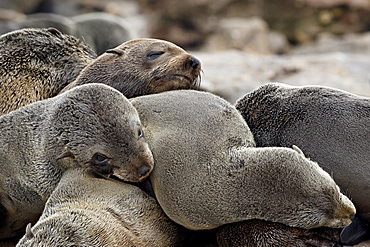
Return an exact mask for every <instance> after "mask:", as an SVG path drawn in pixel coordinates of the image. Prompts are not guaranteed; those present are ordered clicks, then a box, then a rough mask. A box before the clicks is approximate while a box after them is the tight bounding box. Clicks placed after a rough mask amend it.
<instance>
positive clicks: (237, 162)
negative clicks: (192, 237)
mask: <svg viewBox="0 0 370 247" xmlns="http://www.w3.org/2000/svg"><path fill="white" fill-rule="evenodd" d="M130 101H131V103H132V104H133V105H134V107H135V108H136V109H137V111H138V113H139V116H140V119H141V122H142V125H143V129H144V131H145V133H146V138H147V141H148V143H149V145H150V148H151V150H152V152H153V157H154V164H155V166H154V169H153V171H152V173H151V174H150V176H149V177H150V181H151V183H152V185H153V191H154V194H155V196H156V198H157V200H158V202H159V204H160V205H161V207H162V208H163V210H164V212H165V213H166V214H167V215H168V216H169V217H170V218H171V219H172V220H173V221H175V222H177V223H178V224H180V225H183V226H184V227H186V228H189V229H191V230H202V229H212V228H216V227H218V226H220V225H223V224H227V223H231V222H237V221H242V220H248V219H263V220H269V221H274V222H279V223H283V224H286V225H289V226H292V227H301V228H314V227H321V226H328V227H343V226H346V225H348V224H349V223H350V222H351V221H350V215H352V214H354V213H355V208H354V206H353V204H352V202H351V201H350V200H349V199H348V198H347V197H346V196H344V195H343V194H342V193H340V191H339V188H338V186H337V185H336V184H335V182H334V180H333V179H332V178H331V177H330V175H329V174H328V173H326V172H325V171H324V170H322V169H321V168H320V167H319V165H318V164H317V163H315V162H312V161H310V160H309V159H307V158H305V157H304V155H303V154H302V152H301V151H300V150H299V149H298V148H297V147H295V148H294V149H292V148H282V147H280V148H276V147H275V148H272V147H269V148H256V147H255V142H254V139H253V135H252V133H251V132H250V130H249V128H248V125H247V124H246V123H245V121H244V119H243V118H242V116H241V115H240V113H239V112H238V111H237V110H236V109H235V107H234V106H232V105H231V104H230V103H228V102H227V101H225V100H223V99H221V98H220V97H217V96H215V95H213V94H210V93H205V92H198V91H194V90H176V91H169V92H163V93H160V94H153V95H147V96H141V97H136V98H134V99H131V100H130Z"/></svg>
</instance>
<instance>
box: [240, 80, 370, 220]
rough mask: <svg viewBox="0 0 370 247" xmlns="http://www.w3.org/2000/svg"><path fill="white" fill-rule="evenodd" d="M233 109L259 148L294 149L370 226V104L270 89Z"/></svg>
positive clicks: (319, 90) (321, 92)
mask: <svg viewBox="0 0 370 247" xmlns="http://www.w3.org/2000/svg"><path fill="white" fill-rule="evenodd" d="M236 108H237V109H238V110H239V111H240V112H241V114H242V116H243V117H244V119H245V120H246V122H247V123H248V126H249V127H250V129H251V131H252V133H253V134H254V137H255V140H256V144H257V146H258V147H267V146H278V147H290V146H292V145H297V146H299V147H300V148H301V149H302V150H303V152H304V153H305V154H306V156H307V157H309V158H310V159H312V160H314V161H316V162H318V163H319V164H320V166H321V167H322V168H323V169H324V170H325V171H327V172H328V173H329V174H331V175H332V176H333V178H334V180H335V181H336V183H337V184H338V185H339V187H340V188H341V189H342V191H343V193H344V194H346V195H347V196H348V197H349V198H351V200H352V201H353V203H354V205H355V206H356V209H357V214H358V215H359V216H360V217H361V218H363V219H365V220H366V221H367V222H368V223H370V200H369V198H370V156H369V153H370V99H369V98H366V97H360V96H357V95H354V94H350V93H348V92H345V91H341V90H337V89H334V88H328V87H321V86H304V87H294V86H288V85H285V84H279V83H271V84H267V85H263V86H261V87H259V88H258V89H256V90H254V91H252V92H250V93H248V94H247V95H245V96H244V97H243V98H241V99H239V100H238V102H237V104H236Z"/></svg>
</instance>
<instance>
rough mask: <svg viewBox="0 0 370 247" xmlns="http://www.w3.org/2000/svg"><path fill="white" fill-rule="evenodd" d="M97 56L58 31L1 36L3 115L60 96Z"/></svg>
mask: <svg viewBox="0 0 370 247" xmlns="http://www.w3.org/2000/svg"><path fill="white" fill-rule="evenodd" d="M94 58H96V54H95V52H94V51H92V50H91V49H90V48H89V47H88V46H87V45H85V44H84V43H83V42H81V41H80V40H78V39H77V38H75V37H73V36H69V35H64V34H62V33H61V32H59V31H58V30H57V29H55V28H49V29H37V28H30V29H27V28H26V29H21V30H17V31H13V32H9V33H6V34H4V35H2V36H0V91H1V92H2V97H0V106H1V107H0V114H6V113H8V112H10V111H12V110H15V109H18V108H19V107H21V106H24V105H28V104H30V103H33V102H35V101H38V100H43V99H47V98H50V97H53V96H55V95H57V94H58V93H59V92H60V91H61V90H62V89H63V88H64V87H65V86H66V85H68V84H70V83H71V82H72V81H74V80H75V79H76V77H77V75H78V74H79V73H80V71H81V70H82V69H83V68H84V67H85V66H86V65H87V64H89V63H90V62H91V61H92V60H93V59H94Z"/></svg>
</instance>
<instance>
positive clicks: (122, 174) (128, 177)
mask: <svg viewBox="0 0 370 247" xmlns="http://www.w3.org/2000/svg"><path fill="white" fill-rule="evenodd" d="M152 170H153V167H148V166H141V167H140V168H138V169H137V170H136V171H127V170H124V171H122V170H119V169H117V170H114V171H113V176H115V177H117V178H119V179H120V180H123V181H125V182H132V183H139V182H142V181H143V180H144V179H146V178H147V177H148V176H149V174H150V173H151V171H152Z"/></svg>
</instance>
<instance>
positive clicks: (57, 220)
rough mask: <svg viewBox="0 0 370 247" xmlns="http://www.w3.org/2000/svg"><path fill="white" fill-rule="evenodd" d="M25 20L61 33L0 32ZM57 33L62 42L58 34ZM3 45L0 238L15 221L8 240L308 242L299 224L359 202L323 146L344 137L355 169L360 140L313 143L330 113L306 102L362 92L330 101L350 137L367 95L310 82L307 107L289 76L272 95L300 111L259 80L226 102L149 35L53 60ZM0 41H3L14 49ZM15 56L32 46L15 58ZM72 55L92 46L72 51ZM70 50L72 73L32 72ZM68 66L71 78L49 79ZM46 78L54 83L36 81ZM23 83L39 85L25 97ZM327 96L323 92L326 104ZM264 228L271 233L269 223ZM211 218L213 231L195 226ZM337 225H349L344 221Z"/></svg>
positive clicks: (319, 221)
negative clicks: (27, 25)
mask: <svg viewBox="0 0 370 247" xmlns="http://www.w3.org/2000/svg"><path fill="white" fill-rule="evenodd" d="M35 34H36V36H37V35H47V38H45V39H43V40H41V41H40V42H43V45H44V46H53V45H54V43H53V40H55V39H59V40H61V41H62V42H65V40H66V39H72V37H70V36H68V35H64V34H61V33H60V32H59V31H57V30H55V29H22V30H19V31H15V32H11V33H8V34H5V35H3V36H0V42H1V40H10V41H12V42H13V45H17V44H18V41H17V39H11V38H10V37H12V35H18V36H22V35H23V39H25V40H27V37H29V35H31V36H32V35H35ZM48 40H50V41H48ZM58 42H60V41H58ZM63 44H65V43H62V45H59V47H60V48H64V46H69V43H68V44H66V45H64V46H63ZM23 47H24V48H23ZM81 48H83V49H82V50H81V51H90V50H89V49H88V48H86V46H85V45H84V44H83V43H79V42H77V43H75V44H74V46H73V48H72V49H77V50H80V49H81ZM66 49H70V47H68V48H66ZM6 50H7V51H2V50H0V64H3V65H4V66H5V67H6V65H7V64H9V63H10V64H11V63H14V64H17V66H15V67H14V69H12V70H8V71H5V72H4V73H5V74H6V75H5V76H3V77H1V78H0V84H4V85H5V83H8V84H9V85H15V87H16V88H17V90H14V89H9V90H8V91H7V90H6V87H4V92H6V93H7V94H4V95H13V97H14V98H16V99H17V100H14V101H12V102H3V103H2V104H3V105H4V106H7V108H6V109H8V110H7V111H6V112H4V113H3V114H4V115H3V116H0V125H1V126H2V135H1V136H0V142H1V143H2V145H1V148H0V149H2V150H3V154H4V155H3V156H2V158H1V159H0V167H1V169H0V239H6V238H10V237H14V236H19V235H20V236H22V235H23V237H22V238H21V240H20V241H19V242H18V244H17V246H51V245H52V246H70V245H73V246H210V245H212V244H213V245H214V246H273V245H280V246H283V245H284V243H285V244H286V246H291V245H296V244H297V245H296V246H298V243H301V242H302V243H303V244H308V242H310V241H311V240H312V239H313V238H307V235H309V236H314V235H315V234H316V233H317V231H316V229H322V228H323V227H327V228H343V227H346V226H348V225H350V223H351V217H352V218H353V215H355V213H356V208H357V207H358V206H357V205H356V204H355V205H354V204H353V203H352V202H351V200H350V199H349V198H348V197H347V196H346V195H345V194H344V193H342V192H341V190H342V191H344V190H346V191H347V190H348V191H349V190H350V188H349V187H352V186H353V184H351V185H349V184H343V183H342V184H339V183H338V182H337V181H336V180H335V179H337V177H336V175H337V174H336V173H337V171H340V169H345V168H343V167H342V168H338V166H339V165H340V163H339V162H338V158H337V157H336V156H332V154H333V153H336V152H339V153H341V152H344V154H343V155H346V153H345V152H346V151H347V152H349V151H350V150H354V152H356V153H357V155H358V156H361V157H362V158H358V162H357V163H356V162H354V161H353V160H352V161H351V162H352V163H351V164H353V166H349V165H348V164H347V163H346V164H345V165H347V167H348V168H347V169H350V168H353V169H357V168H358V166H361V165H363V167H366V164H364V163H362V162H364V161H368V160H367V156H366V155H367V153H366V152H364V150H365V149H364V148H362V147H359V148H358V149H346V148H345V147H347V146H346V145H339V142H338V143H335V142H334V140H337V139H335V138H334V139H333V140H332V139H328V141H327V142H325V145H324V146H320V141H323V140H318V139H319V138H326V132H321V133H319V134H318V135H317V136H316V137H312V136H313V135H314V134H315V131H316V130H317V127H316V126H315V125H314V124H313V120H317V121H320V122H322V125H321V127H322V129H321V130H322V131H324V129H325V130H327V128H329V127H328V126H330V127H333V125H334V126H335V124H336V123H335V122H333V121H329V118H326V119H324V120H323V119H319V118H318V117H317V118H315V117H314V116H311V115H310V114H311V113H312V114H314V115H315V114H317V112H315V110H317V109H316V108H320V109H323V112H325V113H328V114H330V113H332V112H335V113H337V114H341V112H338V110H337V109H336V108H334V106H332V107H330V105H331V104H333V103H334V104H335V103H337V101H336V100H343V101H344V102H347V101H351V102H352V101H353V102H354V105H355V106H356V107H355V108H356V109H358V108H361V107H362V106H363V109H362V108H361V109H362V110H361V111H359V112H358V113H357V112H355V109H353V107H352V108H350V106H349V105H345V103H344V106H343V104H342V108H340V109H347V110H348V112H349V113H348V114H347V115H346V114H344V115H343V116H344V118H346V117H354V119H353V120H350V121H354V125H353V126H351V127H352V128H350V127H348V126H347V127H348V128H349V129H350V130H351V131H353V132H351V133H353V134H350V135H348V138H354V139H355V140H354V142H355V143H357V144H363V145H365V148H366V144H368V139H366V137H368V134H369V130H368V128H367V127H369V126H368V125H369V124H368V123H369V122H368V121H367V120H368V118H369V114H368V115H366V114H367V113H368V111H369V107H368V104H369V101H368V99H365V98H360V97H357V96H354V95H351V96H350V97H348V98H347V97H345V96H343V97H342V95H340V94H339V93H338V92H337V91H336V90H334V89H330V90H332V91H331V93H330V94H326V90H329V89H326V88H321V87H317V91H318V92H319V93H318V95H317V97H318V98H323V100H321V101H320V100H317V101H315V104H316V105H315V106H313V107H312V109H311V108H310V107H311V105H310V103H311V98H310V97H314V95H315V94H314V93H312V92H311V91H310V88H309V89H308V91H310V92H309V93H307V92H306V91H305V90H301V91H303V92H301V91H300V90H298V91H299V92H300V93H299V94H298V95H300V96H299V97H297V95H296V94H295V93H293V92H295V91H296V90H293V92H290V91H287V92H285V91H283V90H282V92H281V95H282V99H281V100H280V99H278V100H276V102H278V103H279V102H280V101H281V104H282V105H283V104H284V103H283V102H284V100H283V98H284V97H285V96H294V97H293V98H294V99H295V101H294V100H292V99H289V100H287V102H290V103H291V105H292V107H294V106H296V105H299V106H301V107H302V108H301V109H300V110H299V111H298V110H297V111H295V110H291V111H289V110H287V108H284V107H283V109H282V110H281V109H279V107H278V106H279V104H278V103H276V104H275V105H274V104H271V103H269V102H265V100H266V101H267V98H270V97H271V98H274V96H276V95H280V94H278V93H272V94H269V95H267V96H266V97H264V96H262V99H263V100H260V99H259V98H258V95H263V92H262V93H257V92H251V93H249V94H247V95H246V96H245V97H244V98H243V99H241V100H240V101H238V102H237V104H236V105H235V106H234V105H232V104H231V103H229V102H227V101H225V100H224V99H222V98H220V97H218V96H215V95H213V94H211V93H207V92H199V91H196V90H192V89H196V87H197V86H198V84H199V75H200V72H201V64H200V62H199V60H197V59H196V58H195V57H193V56H191V55H190V54H188V53H187V52H186V51H184V50H183V49H181V48H180V47H178V46H176V45H174V44H172V43H170V42H166V41H162V40H157V39H137V40H132V41H128V42H125V43H123V44H122V45H120V46H118V47H116V48H112V49H109V50H107V51H106V52H105V53H104V54H102V55H100V56H99V57H96V58H92V55H91V54H92V53H91V52H85V53H84V52H81V53H79V54H80V55H78V54H77V55H74V53H71V54H70V55H63V58H64V59H59V63H58V62H52V61H51V60H50V58H48V56H47V53H44V52H43V51H42V50H41V49H40V50H32V49H30V48H29V47H28V46H26V45H18V47H17V48H16V49H13V48H12V47H11V45H9V46H7V47H6ZM22 52H23V53H22ZM60 52H61V53H63V51H60ZM3 54H13V58H16V59H15V60H16V61H13V60H10V59H9V58H6V59H3V57H6V56H3ZM41 55H43V56H41ZM21 56H22V57H24V56H26V57H28V58H29V59H28V60H27V62H20V61H19V60H20V59H18V57H21ZM70 56H77V57H79V59H77V60H72V59H71V60H69V57H70ZM82 57H84V58H86V57H88V58H92V59H90V62H87V63H85V62H80V61H81V60H83V59H81V58H82ZM75 58H76V57H75ZM69 61H70V64H69V66H72V67H78V66H77V65H79V69H77V70H78V73H75V74H73V75H71V74H70V73H69V71H66V72H65V73H61V74H60V75H59V77H57V76H51V77H50V78H49V77H47V78H48V79H45V78H46V77H45V78H44V77H40V76H39V75H40V74H42V72H43V73H44V74H50V71H54V70H55V67H57V68H59V67H60V63H61V64H63V63H68V62H69ZM33 64H35V65H39V67H37V66H31V65H33ZM74 65H76V66H74ZM33 68H35V69H33ZM37 68H40V69H37ZM64 70H67V69H65V68H64ZM76 74H77V75H76ZM66 78H67V79H68V80H69V81H70V82H69V83H64V84H63V85H62V86H60V83H61V82H62V81H66ZM46 81H48V83H46ZM50 85H54V86H50ZM55 85H58V90H56V92H53V94H52V95H46V94H44V93H43V92H47V91H48V89H49V88H48V87H53V88H55ZM272 85H277V86H276V87H277V88H280V87H281V88H286V87H284V86H280V85H279V84H272ZM268 86H269V85H268ZM23 87H25V88H26V89H28V92H32V93H34V94H35V95H40V94H42V96H43V97H44V98H36V97H33V98H32V97H29V96H28V95H29V93H24V91H22V90H23V89H22V88H23ZM31 89H33V90H31ZM180 89H182V90H180ZM184 89H186V90H184ZM266 91H267V92H268V93H269V92H270V89H268V90H266ZM40 92H42V93H40ZM254 95H256V97H257V98H253V97H251V96H254ZM343 95H346V93H344V92H343ZM283 96H284V97H283ZM304 96H307V98H305V97H304ZM24 98H26V99H27V100H26V101H23V99H24ZM127 98H131V99H127ZM248 98H250V99H251V101H247V100H246V99H248ZM324 99H330V100H329V102H330V103H329V104H328V105H327V106H328V108H327V109H326V108H325V107H324V106H325V103H324V102H325V100H324ZM22 101H23V102H25V103H23V104H15V103H14V102H22ZM286 104H288V103H286ZM14 105H15V106H14ZM288 105H289V104H288ZM321 105H322V106H321ZM284 106H285V105H284ZM269 107H271V108H269ZM287 107H288V106H287ZM315 107H316V108H315ZM18 108H19V109H18ZM9 109H11V110H9ZM266 111H268V112H266ZM361 114H365V118H364V120H362V118H361V117H362V116H364V115H361ZM324 116H325V115H324ZM269 117H271V122H269V119H268V118H269ZM305 117H307V118H305ZM356 117H357V118H358V119H357V118H356ZM249 118H252V119H253V120H251V121H249ZM311 118H313V119H311ZM359 119H361V121H360V120H359ZM325 120H327V122H325ZM289 121H290V122H289ZM264 123H266V125H264ZM326 123H327V126H325V124H326ZM253 124H254V125H253ZM275 125H276V126H277V128H278V127H283V128H286V130H287V132H289V128H288V127H290V126H294V127H292V128H294V130H292V133H293V132H294V131H295V132H294V134H292V135H291V136H294V137H296V138H297V139H295V140H294V139H293V138H292V137H291V136H290V135H289V134H284V132H283V130H281V131H280V130H279V132H274V131H275V130H274V129H273V128H274V126H275ZM297 126H298V127H300V128H298V127H297ZM336 126H338V125H336ZM360 131H364V132H362V133H361V134H359V135H356V133H360ZM272 132H273V133H272ZM297 132H298V133H297ZM263 133H266V135H268V137H271V136H272V135H275V136H276V138H277V139H283V138H284V137H283V135H284V136H287V137H286V138H287V140H289V142H287V144H280V145H279V144H276V143H271V144H270V143H268V142H267V141H266V140H267V139H268V138H267V137H266V136H264V134H263ZM307 134H310V136H309V137H308V136H307ZM362 134H363V135H362ZM333 136H335V133H333ZM337 136H346V134H345V133H344V132H343V133H341V134H338V135H337ZM311 137H312V140H311V139H309V138H311ZM305 138H307V139H305ZM315 138H316V139H315ZM338 138H340V137H338ZM272 139H274V138H272ZM313 139H315V140H316V141H315V140H313ZM261 140H262V141H261ZM298 140H300V141H298ZM306 140H307V141H306ZM366 141H367V143H366ZM307 142H313V143H309V145H308V146H307V145H305V144H307ZM348 145H350V144H349V143H348ZM343 146H344V147H343ZM333 147H334V148H333ZM300 148H301V149H302V150H301V149H300ZM316 149H318V150H317V154H318V155H317V156H315V150H316ZM331 150H334V151H331ZM305 154H306V155H307V156H308V157H310V159H309V158H307V157H306V156H305ZM323 155H328V156H329V157H330V158H329V160H331V161H333V163H330V162H328V161H327V160H328V159H327V160H323V161H322V162H326V163H325V164H321V163H320V162H321V160H320V159H319V158H320V157H321V156H323ZM349 159H350V158H349ZM317 161H320V162H319V163H316V162H317ZM347 161H348V160H347ZM322 167H323V168H324V169H325V170H326V171H325V170H324V169H323V168H322ZM328 172H329V173H332V174H334V179H333V178H332V177H331V176H330V175H329V173H328ZM364 172H365V173H366V168H364ZM355 173H356V172H354V173H353V174H355ZM338 174H339V177H340V176H341V175H340V174H342V175H343V174H344V173H341V172H338ZM339 180H340V179H339ZM364 184H366V181H364ZM338 185H339V186H340V187H339V186H338ZM141 188H145V189H141ZM145 191H147V192H149V193H147V192H145ZM359 194H361V193H360V192H359ZM350 196H352V195H350ZM362 202H364V201H362ZM357 203H361V201H359V202H357ZM365 203H366V202H365ZM367 203H368V202H367ZM355 206H356V208H355ZM360 208H361V206H360ZM368 208H369V207H366V205H364V207H363V208H362V210H365V211H360V212H361V214H360V215H358V217H360V218H361V219H366V218H365V217H362V215H366V210H367V209H368ZM29 223H31V224H29ZM253 226H259V229H261V234H257V233H256V231H253V229H254V227H253ZM349 227H350V226H349ZM271 229H273V230H275V232H274V233H275V234H272V235H271V234H268V232H269V231H270V232H271ZM276 229H277V230H278V231H277V230H276ZM347 229H348V228H347ZM209 230H210V231H211V235H212V234H213V236H215V241H214V243H206V244H204V241H203V243H200V242H201V241H199V239H197V238H196V237H194V236H196V235H197V236H202V234H203V233H204V232H206V231H209ZM263 231H265V232H266V234H265V235H263ZM335 231H336V233H338V230H337V229H336V230H335ZM277 232H280V234H279V233H277ZM276 233H277V234H276ZM284 233H287V234H284ZM305 233H306V235H305ZM342 233H343V232H342ZM348 233H349V234H348ZM236 235H238V237H236ZM316 235H317V236H319V235H320V234H316ZM347 235H348V236H353V234H351V229H349V230H347V231H346V232H344V234H343V236H347ZM282 236H283V237H282ZM305 237H306V238H305ZM318 239H319V240H317V242H318V243H319V244H322V243H323V241H322V240H321V239H322V237H321V236H319V237H318ZM343 240H345V241H346V240H348V239H345V237H343ZM284 241H285V242H284ZM335 241H337V240H330V239H326V242H325V243H327V244H331V243H333V242H335ZM311 242H312V241H311ZM259 243H263V244H262V245H258V244H259ZM303 246H304V245H303ZM322 246H323V245H322Z"/></svg>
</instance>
